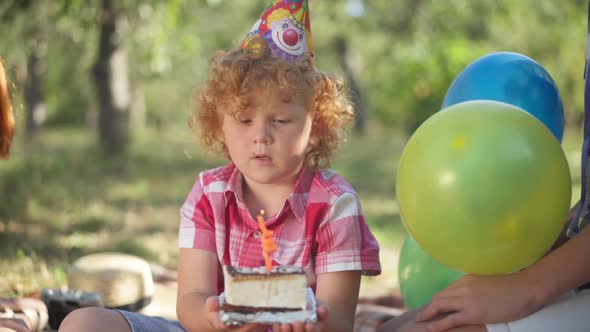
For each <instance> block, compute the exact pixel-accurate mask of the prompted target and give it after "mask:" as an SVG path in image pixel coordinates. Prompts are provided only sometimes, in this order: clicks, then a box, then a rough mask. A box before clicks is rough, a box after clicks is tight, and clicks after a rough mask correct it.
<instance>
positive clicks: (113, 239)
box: [0, 126, 582, 296]
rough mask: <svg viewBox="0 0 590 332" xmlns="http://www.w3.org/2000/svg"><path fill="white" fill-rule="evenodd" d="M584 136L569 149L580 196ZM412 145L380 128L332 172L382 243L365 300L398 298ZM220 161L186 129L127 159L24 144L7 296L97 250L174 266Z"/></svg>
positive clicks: (14, 185)
mask: <svg viewBox="0 0 590 332" xmlns="http://www.w3.org/2000/svg"><path fill="white" fill-rule="evenodd" d="M581 139H582V138H581V133H580V132H579V131H575V130H569V131H567V132H566V137H565V139H564V144H563V147H564V150H565V151H566V155H567V157H568V159H569V161H570V166H571V169H572V175H573V178H574V193H573V199H577V197H579V173H580V158H579V151H580V145H581ZM404 144H405V139H404V138H403V137H401V136H400V135H399V134H397V133H396V132H395V131H393V130H389V129H384V128H380V127H378V126H374V127H372V128H371V130H369V133H368V134H367V135H366V136H363V137H356V136H350V137H349V139H348V141H347V142H346V143H345V144H343V146H342V149H341V150H340V151H339V152H338V153H337V156H336V158H335V159H334V161H333V163H332V168H334V169H335V170H336V171H337V172H339V173H340V174H342V175H343V176H344V177H345V178H347V179H348V180H349V181H350V182H351V184H352V185H353V186H354V187H355V188H356V189H357V191H358V193H359V195H360V197H361V200H362V203H363V210H364V213H365V216H366V219H367V222H368V223H369V225H370V227H371V229H372V231H373V233H374V234H375V236H376V237H377V239H378V241H379V242H380V245H381V248H382V251H381V260H382V265H383V270H384V273H383V275H382V276H379V277H374V278H365V279H364V280H363V285H362V289H361V291H362V292H363V294H364V295H367V296H370V295H378V294H384V293H387V292H394V291H396V289H397V288H398V284H397V256H398V254H399V247H400V245H401V242H402V240H403V239H404V237H405V231H404V228H403V224H402V222H401V219H400V216H399V211H398V207H397V204H396V202H395V173H396V166H397V163H398V159H399V156H400V153H401V151H402V149H403V146H404ZM222 162H223V160H220V159H218V158H215V157H213V156H211V155H207V154H205V153H203V152H202V151H201V150H200V149H199V147H198V144H196V143H194V141H193V138H192V137H191V134H190V133H189V132H188V130H186V129H184V128H174V127H170V128H163V129H162V130H160V131H156V130H153V129H146V130H145V131H144V132H143V133H142V134H139V135H138V136H137V139H136V142H135V143H134V145H133V146H132V148H131V151H130V154H129V156H128V157H127V158H118V159H110V158H106V157H105V156H104V155H102V154H101V153H100V152H99V150H98V149H97V148H96V144H95V134H94V133H92V132H89V131H88V130H84V129H71V128H65V129H64V128H60V129H52V130H47V131H46V132H44V133H42V134H40V135H39V136H38V137H36V138H35V139H33V140H30V141H25V140H24V139H23V138H22V137H18V138H17V140H16V145H15V147H14V150H13V154H12V156H11V158H10V159H9V160H8V161H3V162H0V266H1V267H2V272H1V273H0V296H15V295H19V296H22V295H30V294H34V293H37V292H38V291H39V290H40V289H41V288H43V287H61V286H65V285H66V283H67V280H66V279H67V277H66V276H67V268H68V265H69V264H70V263H71V262H72V261H73V260H75V259H76V258H78V257H80V256H82V255H85V254H89V253H94V252H100V251H120V252H125V253H130V254H134V255H138V256H141V257H144V258H145V259H148V260H150V261H155V262H158V263H160V264H162V265H164V266H168V267H170V268H174V267H175V265H176V260H177V250H176V235H177V225H178V209H179V207H180V204H181V203H182V202H183V200H184V198H185V196H186V194H187V193H188V191H189V190H190V188H191V186H192V184H193V182H194V180H195V177H196V175H197V173H198V172H199V171H201V170H203V169H207V168H210V167H213V166H216V165H219V164H221V163H222Z"/></svg>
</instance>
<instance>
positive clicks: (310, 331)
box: [272, 304, 329, 332]
mask: <svg viewBox="0 0 590 332" xmlns="http://www.w3.org/2000/svg"><path fill="white" fill-rule="evenodd" d="M316 314H317V316H318V321H317V323H303V322H296V323H293V324H273V326H272V330H273V332H316V331H319V330H320V326H319V323H321V322H322V321H325V320H326V318H328V314H329V309H328V306H327V305H324V304H318V308H317V311H316Z"/></svg>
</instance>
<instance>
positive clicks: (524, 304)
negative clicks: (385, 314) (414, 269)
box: [416, 271, 538, 332]
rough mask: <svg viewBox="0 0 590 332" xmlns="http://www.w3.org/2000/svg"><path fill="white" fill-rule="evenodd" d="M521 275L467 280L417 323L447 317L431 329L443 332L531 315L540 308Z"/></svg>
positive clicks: (444, 292) (437, 301) (456, 284)
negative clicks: (454, 328)
mask: <svg viewBox="0 0 590 332" xmlns="http://www.w3.org/2000/svg"><path fill="white" fill-rule="evenodd" d="M521 272H522V271H521ZM521 272H516V273H513V274H509V275H501V276H473V275H467V276H464V277H462V278H461V279H459V280H457V281H455V282H454V283H452V284H451V285H450V286H449V287H447V288H446V289H444V290H442V291H441V292H440V293H438V294H436V295H435V296H433V298H432V302H431V303H430V304H428V305H427V306H426V307H425V308H424V310H423V311H422V312H420V313H419V314H418V315H417V316H416V321H417V322H425V321H429V320H431V319H434V318H438V317H440V315H446V316H444V317H443V318H441V319H437V320H436V321H432V322H431V323H430V324H428V325H427V328H428V330H429V331H430V332H439V331H445V330H448V329H450V328H453V327H457V326H462V325H470V324H486V323H497V322H508V321H513V320H516V319H520V318H522V317H524V316H526V315H529V314H531V313H532V312H534V311H535V310H537V309H538V305H537V304H536V303H535V300H534V298H535V294H534V290H533V289H532V288H531V284H530V283H529V282H528V281H527V279H526V277H525V275H524V273H521Z"/></svg>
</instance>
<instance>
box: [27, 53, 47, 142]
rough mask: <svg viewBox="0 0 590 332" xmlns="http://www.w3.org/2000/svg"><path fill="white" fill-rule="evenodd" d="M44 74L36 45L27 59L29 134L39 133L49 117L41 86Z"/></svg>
mask: <svg viewBox="0 0 590 332" xmlns="http://www.w3.org/2000/svg"><path fill="white" fill-rule="evenodd" d="M42 76H43V67H42V63H41V58H40V57H39V49H38V47H37V46H34V47H33V48H32V50H31V53H30V54H29V56H28V59H27V83H26V85H25V103H26V107H27V119H26V120H27V130H26V133H27V136H32V135H34V134H35V133H37V132H38V131H39V129H41V126H42V125H43V123H44V122H45V119H46V117H47V111H46V109H45V104H44V98H43V89H42V87H41V81H42Z"/></svg>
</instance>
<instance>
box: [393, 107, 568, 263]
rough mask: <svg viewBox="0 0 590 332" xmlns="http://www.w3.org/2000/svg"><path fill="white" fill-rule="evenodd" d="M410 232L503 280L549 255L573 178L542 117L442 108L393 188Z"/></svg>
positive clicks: (405, 159) (436, 251) (421, 131)
mask: <svg viewBox="0 0 590 332" xmlns="http://www.w3.org/2000/svg"><path fill="white" fill-rule="evenodd" d="M396 192H397V200H398V204H399V207H400V214H401V216H402V220H403V222H404V225H405V227H406V229H407V230H408V232H409V233H410V234H411V235H412V237H413V238H414V239H415V240H416V241H417V242H418V243H419V244H420V246H421V247H422V248H423V249H424V250H425V251H426V252H427V253H428V254H430V255H431V256H432V257H433V258H435V259H436V260H437V261H439V262H441V263H442V264H444V265H446V266H448V267H450V268H453V269H456V270H460V271H463V272H467V273H474V274H504V273H510V272H514V271H516V270H519V269H522V268H524V267H526V266H528V265H530V264H532V263H533V262H535V261H536V260H537V259H539V258H540V257H542V256H543V255H544V254H545V253H546V252H547V250H549V248H550V247H551V245H552V244H553V242H554V241H555V239H556V238H557V237H558V235H559V233H560V232H561V229H562V226H563V224H564V222H565V218H566V216H567V213H568V209H569V206H570V200H571V177H570V172H569V168H568V164H567V160H566V157H565V155H564V153H563V150H562V149H561V146H560V145H559V142H558V141H557V140H556V139H555V137H554V136H553V135H552V134H551V132H550V131H549V130H548V129H547V128H546V127H545V126H544V125H543V124H542V123H541V122H540V121H539V120H537V119H536V118H535V117H533V116H532V115H530V114H528V113H526V112H525V111H523V110H521V109H520V108H518V107H516V106H512V105H509V104H506V103H501V102H495V101H487V100H476V101H468V102H463V103H459V104H455V105H453V106H450V107H447V108H445V109H443V110H442V111H441V112H438V113H436V114H434V115H433V116H432V117H430V118H429V119H428V120H426V121H425V122H424V123H423V124H422V125H421V126H420V127H419V128H418V129H417V130H416V132H415V133H414V134H413V135H412V137H411V138H410V140H409V141H408V143H407V145H406V147H405V149H404V151H403V153H402V156H401V159H400V163H399V168H398V172H397V183H396Z"/></svg>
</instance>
